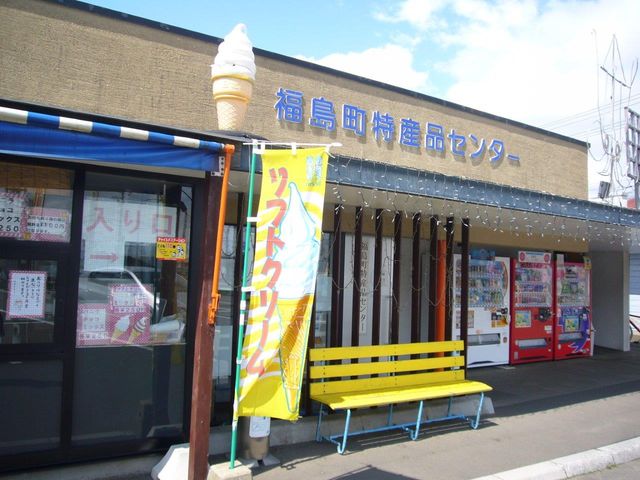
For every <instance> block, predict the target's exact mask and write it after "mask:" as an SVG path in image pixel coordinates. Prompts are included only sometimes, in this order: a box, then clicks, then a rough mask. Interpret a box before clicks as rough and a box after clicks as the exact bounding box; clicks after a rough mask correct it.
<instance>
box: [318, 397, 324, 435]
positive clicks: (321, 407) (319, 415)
mask: <svg viewBox="0 0 640 480" xmlns="http://www.w3.org/2000/svg"><path fill="white" fill-rule="evenodd" d="M323 414H324V404H323V403H321V404H320V411H319V412H318V425H317V426H316V442H321V441H322V435H321V434H320V425H321V424H322V415H323Z"/></svg>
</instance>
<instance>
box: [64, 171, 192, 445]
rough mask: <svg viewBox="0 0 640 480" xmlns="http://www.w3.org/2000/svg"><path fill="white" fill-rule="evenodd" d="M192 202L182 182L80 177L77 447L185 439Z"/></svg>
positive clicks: (104, 175)
mask: <svg viewBox="0 0 640 480" xmlns="http://www.w3.org/2000/svg"><path fill="white" fill-rule="evenodd" d="M191 199H192V189H191V187H189V186H185V185H181V184H179V183H174V182H167V181H162V180H150V179H141V178H130V177H123V176H116V175H107V174H94V173H88V174H87V179H86V187H85V196H84V203H83V219H82V246H81V256H80V277H79V280H78V307H77V331H76V347H77V350H76V369H75V374H76V380H75V392H74V423H73V440H74V442H76V443H86V442H93V441H104V440H105V439H110V440H125V439H136V438H148V437H163V436H178V435H180V434H181V433H182V427H183V405H184V372H185V329H186V323H187V292H188V278H189V265H190V241H189V239H190V229H191V211H192V210H191V209H192V205H191ZM96 411H99V412H101V415H99V416H96V415H95V414H94V412H96Z"/></svg>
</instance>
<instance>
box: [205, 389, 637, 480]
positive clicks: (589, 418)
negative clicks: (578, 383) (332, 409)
mask: <svg viewBox="0 0 640 480" xmlns="http://www.w3.org/2000/svg"><path fill="white" fill-rule="evenodd" d="M639 402H640V393H632V394H625V395H619V396H614V397H609V398H606V399H601V400H593V401H589V402H583V403H579V404H576V405H572V406H567V407H560V408H555V409H551V410H546V411H542V412H537V413H531V414H525V415H516V416H511V417H494V418H491V419H488V420H485V421H484V422H483V423H482V424H481V426H480V428H479V429H478V430H476V431H473V430H470V429H469V428H468V427H467V426H466V425H465V426H462V425H456V424H450V425H439V426H436V427H429V428H428V429H426V430H425V432H423V433H422V434H421V435H420V437H419V439H418V440H417V441H415V442H412V441H410V440H408V439H407V437H406V435H402V434H390V433H387V434H381V435H371V436H366V437H360V438H358V437H355V438H354V439H353V441H351V440H350V446H349V447H348V450H347V452H345V454H344V455H338V454H337V452H336V451H335V447H334V446H333V445H330V444H328V443H322V444H316V443H306V444H302V445H296V446H292V447H287V446H282V447H276V448H272V449H271V453H272V454H273V455H275V456H276V457H278V458H279V459H280V460H281V461H282V464H281V465H280V466H278V467H272V468H270V469H262V470H257V471H254V477H255V478H257V479H259V480H270V479H274V480H275V479H282V480H286V479H289V478H290V479H299V478H313V479H314V480H315V479H341V478H349V479H359V478H362V479H363V480H364V479H372V480H375V479H423V478H434V479H471V478H476V477H482V476H488V475H495V474H496V473H498V472H505V471H508V470H511V469H516V468H520V467H522V466H535V464H538V463H540V462H546V461H549V460H552V459H556V458H558V457H563V456H567V455H572V454H577V453H581V452H585V451H590V450H592V449H597V448H600V447H603V446H606V445H610V444H614V443H617V442H620V441H624V440H629V439H635V438H636V437H637V435H638V433H639V432H640V415H637V414H635V412H636V411H637V410H636V409H637V408H638V405H640V403H639ZM637 443H638V444H639V445H640V442H637ZM639 452H640V450H639ZM217 460H219V461H222V458H219V459H217ZM592 461H593V460H592V455H587V456H586V457H585V458H584V459H583V460H582V462H583V463H584V465H587V464H591V462H592ZM600 465H601V464H595V467H596V469H597V468H598V467H599V466H600ZM605 466H606V465H605ZM581 468H582V467H580V468H577V467H576V470H575V471H576V473H575V474H576V475H577V474H581V473H585V472H587V471H589V470H584V469H581ZM531 472H532V475H531V476H529V477H527V476H526V472H525V471H523V472H521V473H522V475H521V476H510V477H507V476H505V477H504V478H514V479H515V478H567V477H566V476H555V477H544V476H541V471H540V470H539V469H537V467H536V469H535V470H531ZM492 478H503V477H501V476H497V477H495V476H494V477H492Z"/></svg>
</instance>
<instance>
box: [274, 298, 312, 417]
mask: <svg viewBox="0 0 640 480" xmlns="http://www.w3.org/2000/svg"><path fill="white" fill-rule="evenodd" d="M311 304H312V301H311V299H309V298H301V299H300V300H298V301H286V300H284V301H283V300H280V301H279V302H278V310H279V312H280V318H281V319H282V320H285V321H286V320H289V319H290V321H289V323H288V326H287V328H286V330H285V331H284V333H283V335H282V338H281V340H280V355H281V366H282V372H283V379H284V390H285V395H286V396H287V404H288V405H289V408H290V409H291V410H297V405H298V399H299V398H300V389H301V387H302V385H301V382H302V370H303V369H304V362H305V354H306V349H305V345H304V343H305V340H306V338H307V335H306V332H304V331H302V329H303V328H304V320H305V316H306V310H307V309H308V308H311Z"/></svg>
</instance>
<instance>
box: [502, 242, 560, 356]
mask: <svg viewBox="0 0 640 480" xmlns="http://www.w3.org/2000/svg"><path fill="white" fill-rule="evenodd" d="M511 278H512V279H513V280H512V281H513V284H512V286H511V312H512V321H511V348H510V349H509V362H510V363H512V364H514V363H528V362H540V361H544V360H552V359H553V324H554V323H553V318H554V315H553V265H552V262H551V254H550V253H548V252H526V251H520V252H518V258H517V259H515V258H512V259H511Z"/></svg>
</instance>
